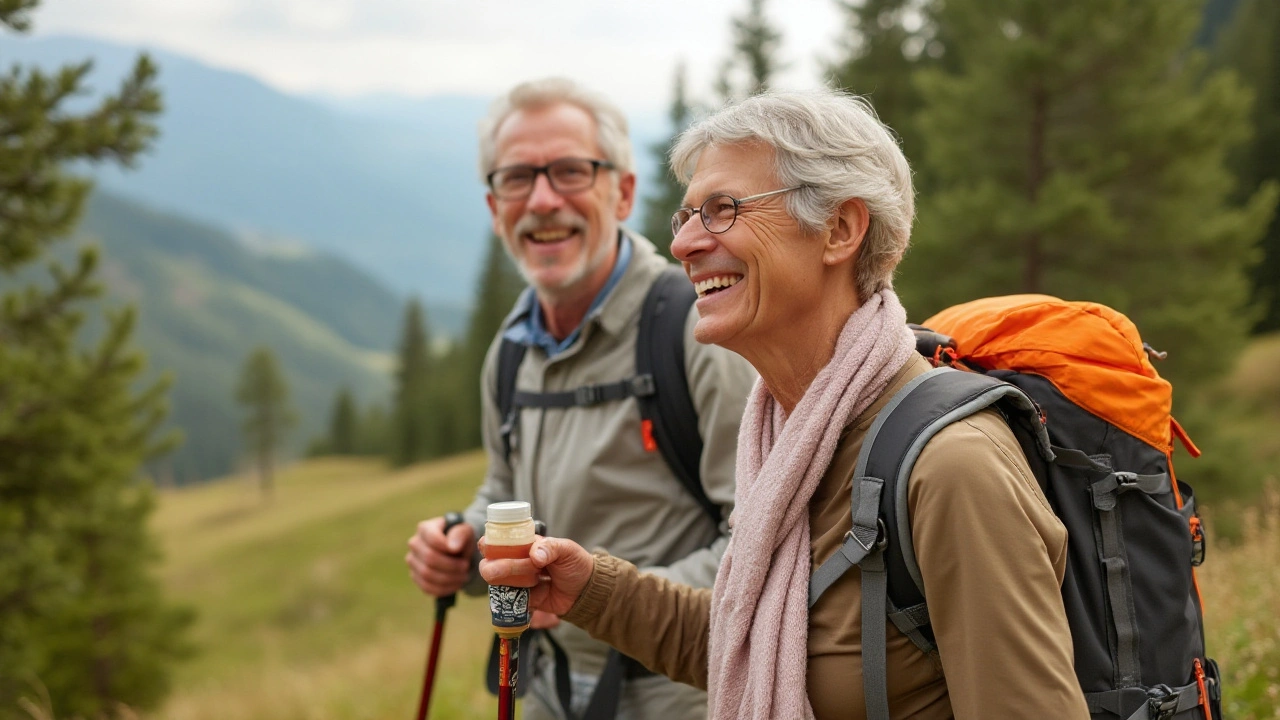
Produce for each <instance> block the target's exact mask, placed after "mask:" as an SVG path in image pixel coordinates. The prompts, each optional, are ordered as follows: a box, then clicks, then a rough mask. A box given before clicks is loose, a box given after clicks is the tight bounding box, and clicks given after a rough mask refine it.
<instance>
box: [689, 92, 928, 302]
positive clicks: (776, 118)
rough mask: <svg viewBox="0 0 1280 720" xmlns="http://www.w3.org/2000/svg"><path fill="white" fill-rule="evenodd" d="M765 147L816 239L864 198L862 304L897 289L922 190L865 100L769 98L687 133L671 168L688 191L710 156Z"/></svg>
mask: <svg viewBox="0 0 1280 720" xmlns="http://www.w3.org/2000/svg"><path fill="white" fill-rule="evenodd" d="M749 142H760V143H764V144H766V145H769V146H770V147H772V148H773V151H774V173H775V174H776V175H777V176H778V181H779V182H781V183H782V185H783V186H784V187H786V186H791V185H803V186H804V189H801V190H799V191H797V192H793V193H788V194H787V198H786V207H787V212H788V213H789V214H790V215H791V217H792V218H794V219H795V220H796V222H797V223H799V225H800V227H801V228H803V229H804V230H806V231H808V232H818V231H820V230H822V229H823V228H825V227H826V226H827V223H828V222H829V221H830V220H831V218H832V216H833V215H834V214H835V212H836V208H838V207H839V206H840V205H841V204H842V203H844V202H845V201H847V200H850V199H852V198H861V199H862V201H863V202H864V203H866V206H867V211H868V213H869V214H870V216H871V218H870V225H869V226H868V228H867V235H866V237H865V238H864V239H863V241H862V248H861V249H860V250H859V252H858V258H857V261H856V265H855V273H856V276H857V277H856V281H857V288H858V297H859V299H860V300H862V301H863V302H865V301H866V300H867V298H869V297H871V296H872V295H874V294H875V293H877V292H879V291H880V290H882V289H886V288H892V287H893V271H894V269H895V268H896V267H897V266H898V263H899V262H900V261H901V260H902V256H903V255H904V254H905V253H906V251H907V245H908V244H909V243H910V241H911V223H912V220H913V219H914V218H915V190H914V189H913V187H912V184H911V168H910V166H908V165H907V159H906V157H904V156H903V154H902V149H901V148H899V147H898V141H897V139H896V138H895V136H894V134H893V131H892V130H890V129H889V128H888V127H887V126H886V125H885V124H884V123H882V122H880V119H879V118H878V117H877V116H876V112H875V110H874V109H873V108H872V107H871V104H870V103H868V102H867V101H866V100H864V99H863V98H861V97H858V96H856V95H850V94H848V93H845V92H841V91H838V90H811V91H769V92H766V93H763V94H760V95H756V96H754V97H751V98H748V99H746V100H743V101H741V102H739V103H736V104H733V105H729V106H727V107H725V108H724V109H722V110H720V111H719V112H716V113H715V114H713V115H711V116H710V117H707V118H705V119H703V120H702V121H700V122H698V123H696V124H695V125H693V126H692V127H690V128H689V129H688V130H686V131H684V132H683V133H682V134H681V135H680V137H679V138H678V139H677V141H676V144H675V146H674V147H673V148H672V149H671V168H672V170H673V171H674V172H675V174H676V176H677V177H679V178H680V179H681V180H682V181H683V182H684V183H686V184H688V182H689V181H690V180H691V179H692V178H693V171H694V169H695V167H696V166H697V164H698V158H699V156H700V155H701V154H702V151H703V150H705V149H707V148H708V147H712V146H715V145H733V144H737V143H749Z"/></svg>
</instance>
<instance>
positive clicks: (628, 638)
mask: <svg viewBox="0 0 1280 720" xmlns="http://www.w3.org/2000/svg"><path fill="white" fill-rule="evenodd" d="M926 370H928V364H927V363H926V362H925V361H924V360H923V359H919V358H913V359H912V360H911V361H909V362H908V363H907V365H906V366H904V368H903V369H902V370H901V371H900V372H899V373H898V375H897V377H895V379H894V380H893V382H892V383H890V387H889V388H888V389H887V391H886V392H885V393H884V395H883V396H882V397H880V398H879V399H878V400H877V401H876V402H875V403H874V404H872V406H871V407H870V408H869V409H868V410H867V411H866V412H864V413H863V414H862V416H860V417H858V418H857V419H855V420H854V421H853V422H852V423H850V425H849V426H848V427H847V428H846V429H845V431H844V434H843V436H842V437H841V440H840V444H839V446H838V447H837V449H836V452H835V456H834V457H833V458H832V462H831V465H830V467H829V468H828V470H827V473H826V475H825V476H824V477H823V480H822V482H821V484H820V485H819V487H818V490H817V491H816V493H815V494H814V497H813V499H812V501H811V502H810V504H809V522H810V533H811V545H810V547H811V552H812V563H813V567H815V568H816V567H817V566H819V565H820V564H821V563H822V562H823V561H824V560H826V559H827V558H828V557H829V556H830V555H831V554H832V553H834V552H835V550H836V548H837V547H839V545H840V544H841V542H842V541H843V538H844V534H845V533H846V532H847V531H848V530H849V529H850V528H851V526H852V519H851V515H850V506H849V503H850V492H851V489H852V488H851V482H852V476H853V469H854V465H855V462H856V459H857V456H858V451H859V450H860V449H861V446H862V441H863V439H864V438H865V436H866V433H867V430H868V429H869V428H870V426H871V423H872V421H873V420H874V419H875V415H876V413H878V412H879V411H880V409H881V408H882V407H883V406H884V405H885V403H886V402H887V401H888V399H889V397H890V396H891V395H892V394H893V393H894V392H896V391H897V390H898V389H899V388H901V387H902V386H903V385H905V384H906V382H907V381H909V380H910V379H911V378H912V377H915V376H917V375H919V374H921V373H922V372H925V371H926ZM908 504H909V506H910V512H911V517H912V539H913V541H914V542H915V549H916V555H917V558H918V560H919V563H920V571H921V574H922V576H923V579H924V583H925V587H926V590H927V592H928V596H929V612H930V616H931V618H932V621H933V628H934V632H935V634H936V637H937V641H938V648H939V652H938V654H937V656H929V655H926V654H924V653H923V652H921V651H920V650H919V649H917V648H916V646H915V645H914V644H912V643H911V641H910V640H909V639H908V638H906V637H905V636H904V635H902V634H901V633H899V632H898V630H897V628H896V627H894V626H893V624H892V623H888V628H887V629H888V677H889V688H888V689H889V709H890V713H891V715H892V716H893V717H894V718H919V719H921V720H933V719H942V718H952V717H955V718H963V719H964V720H976V719H977V718H1001V719H1004V718H1087V717H1088V715H1089V714H1088V710H1087V709H1086V707H1085V704H1084V697H1083V695H1082V693H1081V692H1080V688H1079V685H1078V684H1077V681H1076V677H1075V673H1074V671H1073V669H1072V646H1071V634H1070V630H1069V629H1068V627H1067V620H1066V613H1065V611H1064V609H1063V606H1062V599H1061V594H1060V587H1061V584H1062V576H1063V572H1064V570H1065V567H1066V552H1067V533H1066V529H1065V528H1064V527H1063V526H1062V523H1061V522H1060V521H1059V520H1058V519H1057V517H1056V516H1055V515H1054V514H1053V512H1052V510H1051V509H1050V508H1049V505H1048V503H1047V502H1046V501H1045V498H1044V495H1043V494H1042V493H1041V492H1040V489H1039V486H1038V485H1037V484H1036V481H1035V479H1034V477H1033V476H1032V474H1031V471H1030V469H1029V467H1028V466H1027V463H1026V459H1025V458H1024V456H1023V455H1022V452H1021V450H1020V449H1019V447H1018V443H1017V440H1016V439H1015V438H1014V436H1013V433H1012V432H1011V431H1010V430H1009V428H1008V426H1007V425H1006V424H1005V423H1004V421H1003V420H1002V419H1001V418H1000V416H999V415H998V414H997V413H996V412H995V411H985V412H982V413H979V414H977V415H975V416H973V417H971V418H969V419H967V420H963V421H960V422H957V423H955V424H953V425H951V426H949V427H947V428H946V429H944V430H942V431H941V432H940V433H938V435H937V436H935V438H934V439H933V440H932V441H930V442H929V444H928V445H927V446H926V447H925V449H924V451H923V452H922V453H921V455H920V457H919V459H918V460H917V462H916V465H915V469H914V470H913V472H912V475H911V480H910V489H909V493H908ZM710 597H711V593H710V591H709V590H695V589H691V588H687V587H682V586H679V585H676V584H674V583H669V582H665V581H663V580H661V579H659V578H647V577H644V576H643V575H639V574H637V573H636V572H635V570H634V568H632V567H630V566H629V565H627V564H626V563H624V562H621V561H619V560H617V559H614V558H610V557H608V556H605V555H603V554H597V560H596V570H595V574H594V575H593V576H592V579H591V582H590V584H589V585H588V586H587V589H586V591H585V592H584V593H583V595H582V597H581V598H580V599H579V600H578V603H577V604H576V605H575V606H574V608H573V609H572V611H571V612H570V613H569V614H568V615H566V616H565V620H567V621H569V622H572V623H574V624H576V625H579V626H580V627H582V628H584V629H586V630H587V631H588V632H590V633H591V634H592V635H593V636H595V637H600V638H602V639H605V640H607V641H609V642H613V643H615V644H616V645H617V646H618V647H619V648H620V649H622V650H623V651H624V652H626V653H628V654H629V655H631V656H632V657H635V658H636V659H637V660H640V661H641V662H643V663H645V664H646V665H647V666H648V667H650V668H651V669H653V670H656V671H659V672H662V673H664V674H667V675H668V676H670V677H672V678H674V679H676V680H680V681H681V682H686V683H689V684H692V685H695V686H697V687H703V688H705V687H706V683H707V636H708V630H709V625H710V623H709V616H708V613H709V608H710ZM861 611H862V604H861V573H860V572H859V571H858V568H856V567H855V568H853V569H852V570H850V571H849V572H848V573H847V574H846V575H845V576H844V577H843V578H842V579H841V580H840V581H838V582H837V583H836V584H835V585H833V586H832V587H831V588H830V589H829V590H827V592H826V593H825V594H824V595H823V596H822V598H821V599H820V600H819V601H818V604H817V605H816V606H815V607H814V608H813V610H812V612H811V614H810V617H809V667H808V692H809V699H810V702H811V703H812V705H813V709H814V713H815V715H816V716H817V718H819V720H826V719H828V718H830V719H832V720H834V719H835V718H864V717H865V712H866V710H865V705H864V698H863V688H862V683H861V677H862V642H861V640H862V637H861V635H862V616H861V614H862V613H861Z"/></svg>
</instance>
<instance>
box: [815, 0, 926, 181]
mask: <svg viewBox="0 0 1280 720" xmlns="http://www.w3.org/2000/svg"><path fill="white" fill-rule="evenodd" d="M839 5H840V8H841V9H842V10H843V11H844V13H845V28H846V30H845V33H844V34H843V35H841V36H840V37H839V38H838V40H837V43H838V48H839V52H840V59H839V60H837V61H836V62H834V63H832V64H830V65H828V66H827V68H826V72H827V76H828V78H829V82H830V83H831V85H832V86H833V87H838V88H843V89H845V90H848V91H849V92H852V93H855V94H858V95H863V96H865V97H866V98H867V99H868V100H870V101H871V104H872V105H873V106H874V107H875V109H876V113H877V114H878V115H879V116H880V119H881V120H882V121H883V122H884V123H885V124H886V125H888V126H889V127H891V128H893V129H894V131H895V132H897V133H898V137H899V138H900V139H901V141H902V150H903V152H904V153H905V154H906V156H907V159H908V160H909V161H911V164H912V166H913V167H917V166H918V165H919V163H920V160H921V158H922V157H923V156H924V152H923V149H922V147H923V144H924V139H925V138H924V137H923V135H922V134H921V133H920V132H918V131H917V130H916V126H915V115H916V113H917V112H919V110H920V107H921V99H920V91H919V89H918V88H917V87H916V86H915V84H914V83H913V81H912V76H913V75H914V74H915V72H916V71H917V70H919V69H921V68H924V67H933V66H936V65H937V64H938V63H939V58H941V57H942V56H943V54H944V50H945V48H944V46H943V43H942V40H941V39H940V38H939V37H938V35H939V31H938V26H937V23H936V22H935V21H934V19H933V13H934V5H935V3H934V2H933V0H860V1H859V2H851V1H849V0H841V1H840V2H839ZM916 183H917V186H918V187H917V189H920V188H919V186H920V184H921V183H920V179H919V176H917V180H916Z"/></svg>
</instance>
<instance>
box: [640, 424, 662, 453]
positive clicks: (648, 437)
mask: <svg viewBox="0 0 1280 720" xmlns="http://www.w3.org/2000/svg"><path fill="white" fill-rule="evenodd" d="M640 442H642V443H644V451H645V452H657V451H658V441H657V440H654V439H653V421H652V420H649V419H645V420H641V421H640Z"/></svg>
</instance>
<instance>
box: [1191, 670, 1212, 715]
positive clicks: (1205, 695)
mask: <svg viewBox="0 0 1280 720" xmlns="http://www.w3.org/2000/svg"><path fill="white" fill-rule="evenodd" d="M1195 670H1196V685H1199V686H1200V707H1201V709H1203V710H1204V720H1213V710H1212V709H1211V708H1210V705H1209V688H1208V686H1207V685H1206V684H1205V678H1204V665H1202V664H1201V663H1200V658H1196V661H1195Z"/></svg>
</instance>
